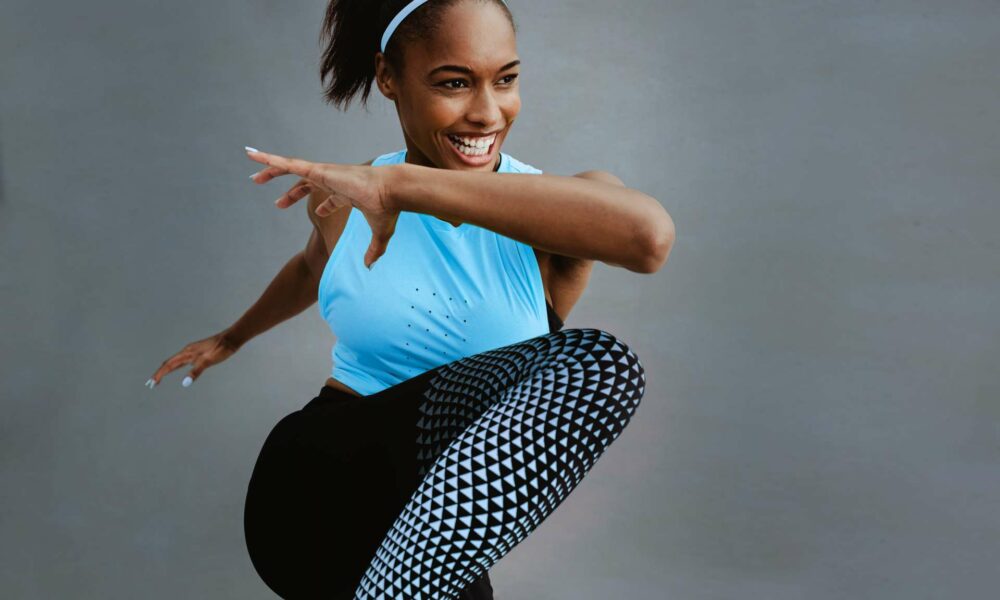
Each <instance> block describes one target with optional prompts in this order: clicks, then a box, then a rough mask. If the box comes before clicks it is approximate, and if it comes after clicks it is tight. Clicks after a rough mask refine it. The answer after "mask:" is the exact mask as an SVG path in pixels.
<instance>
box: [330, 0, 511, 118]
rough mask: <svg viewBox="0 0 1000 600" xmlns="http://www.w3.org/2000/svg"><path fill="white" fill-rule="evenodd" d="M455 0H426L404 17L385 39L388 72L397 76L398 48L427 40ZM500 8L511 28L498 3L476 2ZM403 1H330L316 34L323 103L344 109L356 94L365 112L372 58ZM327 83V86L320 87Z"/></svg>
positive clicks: (400, 61) (498, 0)
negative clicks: (323, 45) (423, 39)
mask: <svg viewBox="0 0 1000 600" xmlns="http://www.w3.org/2000/svg"><path fill="white" fill-rule="evenodd" d="M460 1H461V0H430V1H429V2H426V3H424V4H422V5H421V6H419V7H418V8H417V9H416V10H414V11H413V12H412V13H410V14H409V15H407V17H406V18H405V19H403V22H402V23H400V24H399V27H397V28H396V30H395V31H394V32H393V34H392V37H391V38H389V43H388V45H387V46H386V48H385V59H386V61H387V62H388V64H389V67H390V68H391V69H392V71H393V72H394V73H402V72H403V69H404V63H403V43H404V42H407V41H411V40H415V39H419V38H422V37H427V36H430V35H433V34H434V33H435V32H437V30H438V29H439V28H440V26H441V21H442V16H443V14H444V11H445V9H446V8H448V7H450V6H452V5H454V4H457V3H458V2H460ZM479 1H480V2H492V3H494V4H498V5H500V6H501V7H503V10H504V13H505V14H506V15H507V19H508V20H509V21H510V24H511V27H513V28H514V31H515V32H516V31H517V27H516V25H515V24H514V17H513V15H511V14H510V9H508V8H507V5H506V4H505V3H504V2H503V1H502V0H479ZM408 3H409V0H330V3H329V4H328V5H327V7H326V16H325V17H324V19H323V28H322V30H321V31H320V42H321V43H325V44H326V47H325V48H324V50H323V55H322V60H321V62H320V68H319V77H320V81H321V82H324V87H323V99H324V101H325V102H327V103H328V104H333V105H334V106H335V107H337V108H341V109H342V110H345V111H346V110H347V106H348V105H349V104H350V102H351V98H353V97H354V96H355V95H357V94H358V93H359V92H361V104H362V106H364V107H365V109H366V110H367V108H368V95H369V94H370V93H371V89H372V83H373V82H374V80H375V53H376V52H378V51H379V50H380V49H381V43H382V34H383V33H384V32H385V28H386V27H387V26H388V25H389V22H390V21H391V20H392V19H393V17H395V16H396V14H397V13H399V11H400V10H402V8H403V7H404V6H406V5H407V4H408ZM327 78H329V79H330V82H329V83H325V82H326V79H327Z"/></svg>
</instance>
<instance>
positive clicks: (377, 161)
mask: <svg viewBox="0 0 1000 600" xmlns="http://www.w3.org/2000/svg"><path fill="white" fill-rule="evenodd" d="M405 159H406V148H403V149H402V150H394V151H393V152H386V153H385V154H379V155H378V156H376V157H375V158H374V159H372V162H371V166H373V167H377V166H379V165H398V164H400V163H402V162H403V161H404V160H405Z"/></svg>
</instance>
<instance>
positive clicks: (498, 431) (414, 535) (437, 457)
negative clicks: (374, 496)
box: [355, 328, 646, 600]
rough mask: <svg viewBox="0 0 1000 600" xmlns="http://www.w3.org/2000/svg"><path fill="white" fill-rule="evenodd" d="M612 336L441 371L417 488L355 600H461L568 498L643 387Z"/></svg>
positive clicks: (566, 335) (559, 340) (427, 400)
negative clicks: (459, 598)
mask: <svg viewBox="0 0 1000 600" xmlns="http://www.w3.org/2000/svg"><path fill="white" fill-rule="evenodd" d="M645 382H646V379H645V371H644V369H643V367H642V364H641V363H640V362H639V358H638V356H636V354H635V353H634V352H633V351H632V350H631V349H629V348H628V347H627V346H626V345H625V344H624V343H622V342H621V341H619V340H618V339H617V338H615V337H614V336H613V335H612V334H610V333H608V332H606V331H603V330H600V329H592V328H584V329H563V330H558V331H554V332H551V333H548V334H546V335H541V336H538V337H535V338H531V339H528V340H525V341H522V342H518V343H516V344H511V345H509V346H504V347H502V348H496V349H493V350H488V351H485V352H481V353H479V354H476V355H473V356H469V357H465V358H461V359H458V360H455V361H453V362H451V363H448V364H447V365H443V366H442V367H440V368H439V369H438V372H437V374H436V375H435V376H434V377H433V378H432V379H431V381H430V382H429V384H428V386H427V388H426V391H425V393H424V396H423V400H422V401H421V405H420V409H419V410H420V420H419V423H418V432H419V433H418V439H417V447H418V449H419V450H418V451H419V454H418V465H419V473H420V476H421V479H420V484H419V485H418V487H417V489H416V491H414V493H413V495H412V496H411V497H410V499H409V501H408V502H407V503H406V505H405V507H404V508H403V510H402V512H401V513H400V514H399V516H398V517H397V518H396V520H395V522H394V523H393V525H392V527H391V528H390V529H389V531H388V532H387V533H386V535H385V538H384V539H383V540H382V542H381V544H380V546H379V548H378V549H377V551H376V553H375V556H374V557H373V558H372V561H371V563H370V564H369V566H368V568H367V570H366V571H365V573H364V576H363V577H362V579H361V582H360V583H359V585H358V588H357V591H356V592H355V598H356V599H388V600H397V599H400V598H406V599H410V598H412V599H418V600H432V599H434V600H436V599H447V598H456V597H457V596H458V594H459V592H460V591H461V590H462V589H464V588H465V587H466V586H467V585H469V584H470V583H472V582H473V581H475V580H476V579H478V578H480V577H481V576H482V574H483V573H485V572H486V571H487V570H488V569H489V568H490V567H492V566H493V565H494V564H495V563H496V562H497V561H498V560H500V559H501V558H502V557H503V556H504V555H506V554H507V553H508V552H510V550H511V549H512V548H513V547H514V546H516V545H517V544H518V543H520V542H521V541H522V540H524V539H525V538H526V537H527V536H528V534H529V533H531V532H532V531H533V530H534V529H535V528H537V527H538V526H539V524H540V523H541V522H542V521H543V520H544V519H545V518H546V517H547V516H548V515H550V514H552V512H553V511H554V510H555V509H556V507H558V506H559V504H560V503H561V502H562V501H563V500H565V499H566V497H567V496H568V495H569V493H570V492H571V491H572V490H573V489H574V488H575V487H576V486H577V485H578V484H579V483H580V481H581V479H582V478H583V477H584V475H585V474H586V473H587V472H588V471H589V470H590V469H591V467H593V466H594V464H595V462H596V461H597V459H598V458H599V457H600V456H601V454H602V453H603V452H604V451H605V450H606V449H607V448H608V446H609V445H610V444H611V442H613V441H614V440H615V439H616V438H617V437H618V436H619V435H620V434H621V433H622V430H623V429H624V428H625V426H626V425H628V423H629V421H630V420H631V418H632V416H633V415H634V414H635V411H636V409H637V407H638V405H639V401H640V399H641V398H642V395H643V393H644V391H645Z"/></svg>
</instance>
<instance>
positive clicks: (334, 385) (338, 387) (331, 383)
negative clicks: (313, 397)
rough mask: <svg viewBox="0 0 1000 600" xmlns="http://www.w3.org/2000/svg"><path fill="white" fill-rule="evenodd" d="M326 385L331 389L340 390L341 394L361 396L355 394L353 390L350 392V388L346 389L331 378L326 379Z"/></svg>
mask: <svg viewBox="0 0 1000 600" xmlns="http://www.w3.org/2000/svg"><path fill="white" fill-rule="evenodd" d="M326 385H328V386H330V387H332V388H333V389H336V390H341V391H343V392H347V393H348V394H350V395H352V396H358V397H360V396H361V394H359V393H357V392H355V391H354V390H352V389H351V388H349V387H347V386H346V385H344V384H343V383H340V382H339V381H337V380H336V379H334V378H333V377H328V378H327V379H326Z"/></svg>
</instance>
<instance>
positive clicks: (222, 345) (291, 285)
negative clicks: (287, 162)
mask: <svg viewBox="0 0 1000 600" xmlns="http://www.w3.org/2000/svg"><path fill="white" fill-rule="evenodd" d="M374 160H375V159H372V160H370V161H368V162H366V163H362V164H363V165H371V163H372V161H374ZM325 199H326V198H318V197H316V194H310V198H309V202H308V208H307V210H308V211H309V220H310V221H311V222H312V223H313V229H312V231H311V232H310V234H309V240H308V241H307V242H306V247H305V249H304V250H302V251H301V252H299V253H297V254H296V255H295V256H293V257H292V258H291V259H289V261H288V262H287V263H285V265H284V266H283V267H282V268H281V270H280V271H278V274H277V275H276V276H275V277H274V279H273V280H271V283H270V284H268V286H267V288H266V289H265V290H264V293H263V294H261V296H260V298H259V299H258V300H257V301H256V302H255V303H254V304H253V306H251V307H250V308H249V309H247V311H246V312H245V313H244V314H243V316H241V317H240V318H239V319H237V320H236V322H235V323H233V324H232V325H230V326H229V327H227V328H226V329H224V330H222V331H220V332H219V333H216V334H214V335H211V336H209V337H207V338H204V339H201V340H198V341H195V342H191V343H189V344H187V345H186V346H185V347H184V348H182V349H181V351H180V352H178V353H176V354H174V355H173V356H171V357H170V358H168V359H167V360H165V361H163V363H162V364H161V365H160V368H159V369H157V371H156V372H155V373H154V374H153V376H152V377H151V378H150V379H149V380H148V381H147V382H146V384H147V386H148V387H154V386H156V385H157V384H159V382H160V380H161V379H162V378H163V377H164V376H165V375H167V374H168V373H170V372H171V371H175V370H177V369H179V368H181V367H183V366H184V365H187V364H191V365H193V368H192V369H191V372H190V374H189V376H188V377H186V378H185V379H184V382H183V385H185V386H188V385H190V384H191V383H192V382H193V381H194V380H196V379H197V378H198V376H199V375H201V373H202V371H204V370H205V369H207V368H208V367H210V366H212V365H215V364H218V363H220V362H222V361H224V360H226V359H227V358H229V357H230V356H232V355H233V354H235V353H236V352H237V351H238V350H239V349H240V348H241V347H242V346H243V345H244V344H246V343H247V342H248V341H250V340H251V339H253V338H254V337H256V336H258V335H260V334H261V333H263V332H265V331H267V330H269V329H271V328H272V327H274V326H275V325H277V324H279V323H282V322H284V321H287V320H288V319H291V318H292V317H294V316H295V315H298V314H299V313H301V312H302V311H304V310H305V309H307V308H308V307H310V306H312V305H313V304H314V303H315V302H316V300H317V296H318V293H319V280H320V277H321V276H322V274H323V269H324V268H325V267H326V261H327V258H328V257H329V252H328V251H327V247H326V241H325V239H324V234H323V232H324V231H327V232H329V233H328V235H331V236H334V237H337V238H339V236H340V233H341V232H342V231H343V228H344V224H345V223H346V222H347V216H348V214H349V213H350V211H349V210H337V211H334V212H333V213H332V214H330V215H327V216H326V217H318V216H317V215H316V214H315V213H313V210H315V208H316V206H318V205H319V204H320V203H321V202H322V201H323V200H325ZM336 242H337V240H336V239H334V240H332V244H333V245H335V244H336Z"/></svg>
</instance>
